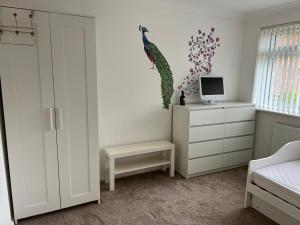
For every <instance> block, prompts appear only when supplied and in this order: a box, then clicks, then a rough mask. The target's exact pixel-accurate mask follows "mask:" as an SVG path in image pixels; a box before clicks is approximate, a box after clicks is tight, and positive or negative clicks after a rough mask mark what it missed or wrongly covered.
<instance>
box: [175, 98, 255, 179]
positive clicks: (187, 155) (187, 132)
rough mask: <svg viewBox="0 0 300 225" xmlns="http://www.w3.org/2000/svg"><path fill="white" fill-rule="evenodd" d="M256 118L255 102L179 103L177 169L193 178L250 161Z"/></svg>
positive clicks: (176, 131)
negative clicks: (183, 104) (181, 104)
mask: <svg viewBox="0 0 300 225" xmlns="http://www.w3.org/2000/svg"><path fill="white" fill-rule="evenodd" d="M254 120H255V107H254V106H253V105H252V104H251V103H243V102H223V103H218V104H216V105H186V106H179V105H175V106H174V107H173V142H174V143H175V145H176V171H177V172H179V173H180V174H181V175H182V176H184V177H186V178H189V177H192V176H197V175H201V174H206V173H211V172H214V171H221V170H224V169H228V168H233V167H238V166H241V165H245V164H247V163H248V162H249V161H250V160H251V159H252V147H253V134H254Z"/></svg>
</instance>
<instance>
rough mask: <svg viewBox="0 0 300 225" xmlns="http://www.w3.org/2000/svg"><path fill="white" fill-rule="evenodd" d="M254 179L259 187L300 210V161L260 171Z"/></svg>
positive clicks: (256, 172) (255, 174)
mask: <svg viewBox="0 0 300 225" xmlns="http://www.w3.org/2000/svg"><path fill="white" fill-rule="evenodd" d="M252 179H253V182H254V183H255V184H256V185H257V186H259V187H261V188H263V189H265V190H267V191H268V192H270V193H272V194H274V195H276V196H277V197H279V198H281V199H283V200H284V201H286V202H288V203H290V204H292V205H294V206H296V207H298V208H300V160H297V161H292V162H286V163H282V164H277V165H273V166H269V167H265V168H262V169H259V170H257V171H255V172H254V173H253V177H252Z"/></svg>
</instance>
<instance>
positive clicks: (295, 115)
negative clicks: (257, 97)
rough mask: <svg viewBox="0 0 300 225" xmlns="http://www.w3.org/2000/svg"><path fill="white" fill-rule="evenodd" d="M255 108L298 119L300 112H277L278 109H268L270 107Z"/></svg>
mask: <svg viewBox="0 0 300 225" xmlns="http://www.w3.org/2000/svg"><path fill="white" fill-rule="evenodd" d="M256 110H257V111H261V112H267V113H273V114H277V115H282V116H290V117H294V118H299V119H300V114H290V113H285V112H279V111H275V110H270V109H262V108H256Z"/></svg>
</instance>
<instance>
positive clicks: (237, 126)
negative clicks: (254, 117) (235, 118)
mask: <svg viewBox="0 0 300 225" xmlns="http://www.w3.org/2000/svg"><path fill="white" fill-rule="evenodd" d="M253 133H254V121H248V122H239V123H228V124H225V137H235V136H242V135H248V134H253Z"/></svg>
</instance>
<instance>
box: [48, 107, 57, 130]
mask: <svg viewBox="0 0 300 225" xmlns="http://www.w3.org/2000/svg"><path fill="white" fill-rule="evenodd" d="M47 112H48V129H49V130H50V131H52V130H54V129H55V127H54V110H53V108H52V107H50V108H47Z"/></svg>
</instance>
